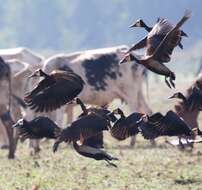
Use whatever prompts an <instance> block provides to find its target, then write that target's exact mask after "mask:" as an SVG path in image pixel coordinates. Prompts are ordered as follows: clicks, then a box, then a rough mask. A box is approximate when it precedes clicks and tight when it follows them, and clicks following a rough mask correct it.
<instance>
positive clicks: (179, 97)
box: [168, 92, 184, 99]
mask: <svg viewBox="0 0 202 190" xmlns="http://www.w3.org/2000/svg"><path fill="white" fill-rule="evenodd" d="M173 98H178V99H184V95H183V94H182V93H181V92H177V93H174V94H173V95H172V96H170V97H168V99H173Z"/></svg>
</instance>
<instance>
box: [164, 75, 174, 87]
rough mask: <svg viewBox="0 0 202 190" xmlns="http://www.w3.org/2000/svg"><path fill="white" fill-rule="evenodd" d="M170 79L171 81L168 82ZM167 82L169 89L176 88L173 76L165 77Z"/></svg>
mask: <svg viewBox="0 0 202 190" xmlns="http://www.w3.org/2000/svg"><path fill="white" fill-rule="evenodd" d="M168 78H169V80H168ZM165 82H166V84H167V86H168V87H169V88H171V89H172V88H175V83H174V82H173V78H172V77H171V76H169V77H165Z"/></svg>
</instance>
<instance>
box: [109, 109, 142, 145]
mask: <svg viewBox="0 0 202 190" xmlns="http://www.w3.org/2000/svg"><path fill="white" fill-rule="evenodd" d="M113 113H114V114H119V115H120V116H121V117H120V119H118V120H117V121H116V122H115V123H114V125H113V126H112V128H111V129H110V134H111V136H112V137H114V138H115V139H117V140H119V141H121V140H125V139H126V138H128V137H131V136H134V135H137V134H138V133H139V129H138V125H137V124H136V122H137V121H139V120H140V118H141V116H143V115H144V114H142V113H137V112H135V113H132V114H130V115H129V116H127V117H126V116H125V115H124V113H123V111H122V110H121V109H120V108H117V109H115V110H114V111H113Z"/></svg>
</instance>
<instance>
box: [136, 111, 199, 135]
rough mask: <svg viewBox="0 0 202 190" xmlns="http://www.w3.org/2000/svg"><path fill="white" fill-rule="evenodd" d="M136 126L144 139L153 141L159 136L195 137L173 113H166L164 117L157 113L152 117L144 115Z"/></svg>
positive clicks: (192, 131)
mask: <svg viewBox="0 0 202 190" xmlns="http://www.w3.org/2000/svg"><path fill="white" fill-rule="evenodd" d="M137 124H138V127H139V130H140V132H141V133H142V135H143V137H144V138H145V139H155V138H157V137H159V136H188V137H192V136H194V135H196V134H195V133H194V130H192V129H191V128H190V127H189V126H188V125H187V124H186V123H185V122H184V121H183V120H182V119H181V118H180V117H179V116H178V115H177V114H176V113H174V112H173V111H168V112H167V113H166V115H165V116H163V115H162V114H161V113H159V112H157V113H155V114H153V115H152V116H147V115H144V116H142V118H141V119H140V120H139V121H138V122H137Z"/></svg>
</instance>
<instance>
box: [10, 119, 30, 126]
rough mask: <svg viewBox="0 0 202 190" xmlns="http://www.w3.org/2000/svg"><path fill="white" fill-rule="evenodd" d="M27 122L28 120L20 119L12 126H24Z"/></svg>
mask: <svg viewBox="0 0 202 190" xmlns="http://www.w3.org/2000/svg"><path fill="white" fill-rule="evenodd" d="M26 123H27V121H26V120H25V119H23V118H22V119H19V120H18V121H17V122H16V123H15V124H14V125H13V126H12V127H13V128H19V127H22V126H24V125H25V124H26Z"/></svg>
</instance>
